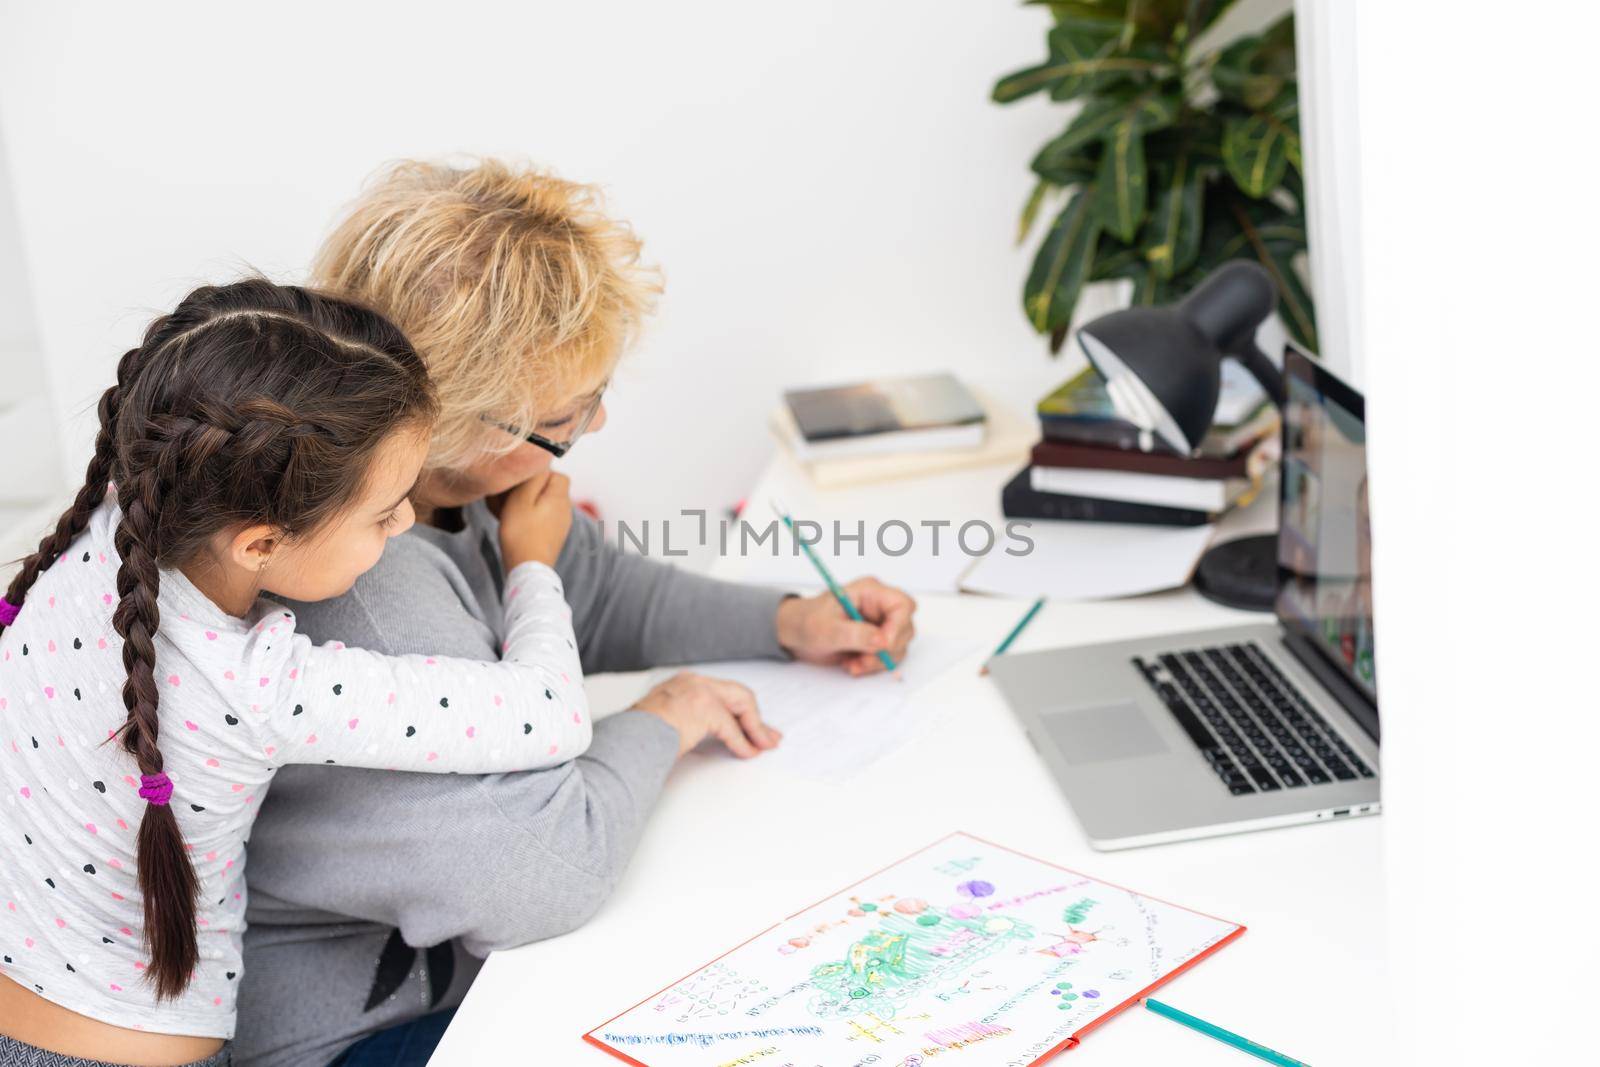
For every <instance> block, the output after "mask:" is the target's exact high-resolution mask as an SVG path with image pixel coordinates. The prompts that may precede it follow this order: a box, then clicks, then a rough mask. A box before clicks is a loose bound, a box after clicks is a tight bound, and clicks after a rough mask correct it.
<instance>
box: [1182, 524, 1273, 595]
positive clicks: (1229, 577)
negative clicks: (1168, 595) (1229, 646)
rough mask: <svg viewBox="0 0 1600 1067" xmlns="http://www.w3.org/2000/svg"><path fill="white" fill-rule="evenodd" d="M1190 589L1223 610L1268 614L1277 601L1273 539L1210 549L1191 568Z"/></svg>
mask: <svg viewBox="0 0 1600 1067" xmlns="http://www.w3.org/2000/svg"><path fill="white" fill-rule="evenodd" d="M1194 587H1195V589H1196V590H1197V591H1199V593H1200V595H1201V596H1203V597H1205V598H1206V599H1207V600H1212V601H1215V602H1216V603H1218V604H1221V605H1222V606H1223V607H1229V608H1238V609H1240V610H1241V611H1271V610H1272V609H1273V605H1274V604H1275V603H1276V602H1277V599H1278V538H1277V535H1275V534H1263V535H1261V536H1259V537H1241V538H1239V539H1238V540H1235V541H1224V542H1223V543H1222V544H1220V545H1213V546H1212V547H1211V548H1209V549H1208V550H1207V551H1206V554H1205V555H1203V556H1201V557H1200V563H1199V565H1198V566H1196V567H1195V571H1194Z"/></svg>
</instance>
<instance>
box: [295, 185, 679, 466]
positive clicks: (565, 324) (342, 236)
mask: <svg viewBox="0 0 1600 1067" xmlns="http://www.w3.org/2000/svg"><path fill="white" fill-rule="evenodd" d="M312 282H313V284H314V285H316V286H318V287H319V288H322V289H325V290H328V291H330V292H333V293H337V294H340V295H342V296H346V297H350V298H352V299H355V300H359V301H361V302H362V303H364V304H367V305H369V306H371V307H373V308H375V309H376V310H378V311H380V312H381V313H383V314H384V315H387V316H388V317H389V318H390V319H392V320H393V321H394V323H395V324H396V325H397V326H399V327H400V329H401V330H403V331H405V334H406V337H407V338H408V339H409V340H410V341H411V343H412V345H413V346H414V347H415V348H416V350H417V352H418V353H419V354H421V356H422V358H423V360H424V361H425V362H426V363H427V366H428V370H429V372H430V373H431V374H432V376H433V380H434V383H435V386H436V388H437V390H438V395H439V408H440V411H439V420H438V422H437V424H436V426H435V429H434V434H433V441H432V445H431V448H430V455H429V465H430V466H434V467H450V466H458V465H460V464H462V463H463V462H466V461H470V460H471V459H473V458H475V457H476V456H479V455H482V454H484V453H485V452H486V451H493V449H494V448H495V447H496V446H497V445H498V447H503V448H511V447H513V446H514V445H515V444H516V441H515V439H514V438H511V437H509V436H507V435H503V434H500V435H488V434H486V433H485V429H484V423H483V421H482V420H483V418H484V416H489V417H491V418H494V419H496V420H497V421H500V422H502V423H505V424H507V425H510V426H515V427H522V428H525V429H529V430H531V429H533V428H534V427H535V425H536V423H537V421H538V419H539V416H540V415H549V414H552V412H550V411H549V410H548V405H549V404H551V403H554V402H558V401H560V400H562V399H564V398H566V397H568V396H571V395H572V394H574V393H575V392H577V391H580V390H582V389H585V388H592V387H594V386H597V385H599V384H600V383H601V382H602V381H603V380H604V379H605V378H606V377H608V376H609V375H610V373H611V371H612V369H613V368H614V367H615V365H616V362H617V360H618V359H619V358H620V357H621V355H622V352H623V351H624V350H625V349H626V348H627V346H628V344H629V343H630V342H631V341H632V339H633V338H634V337H635V336H636V335H637V332H638V329H639V326H640V323H641V322H642V320H643V318H644V316H645V315H646V314H648V313H649V312H650V311H651V309H652V308H653V306H654V303H655V297H656V295H657V294H658V293H660V291H661V283H660V279H659V275H658V273H657V272H656V271H655V270H654V269H651V268H648V267H645V266H643V265H641V263H640V260H639V240H638V238H637V237H635V236H634V234H633V231H632V229H630V228H629V227H628V225H627V224H626V223H623V222H619V221H617V220H615V219H612V218H609V217H608V216H607V215H606V214H605V212H604V210H603V208H602V204H601V197H600V193H599V191H598V190H597V189H595V188H594V187H593V186H588V185H580V184H578V183H576V182H569V181H564V180H562V179H561V178H557V177H555V176H554V175H552V174H548V173H545V172H541V171H539V170H536V169H533V168H531V167H515V166H512V165H509V164H507V163H504V162H501V161H499V160H493V159H485V160H479V161H476V162H475V165H473V166H471V167H466V168H457V167H452V166H448V165H445V164H440V163H425V162H415V161H410V160H403V161H401V162H398V163H393V164H390V165H388V166H386V167H384V168H383V169H382V170H380V171H379V172H378V173H377V174H376V175H374V176H373V178H372V179H371V180H370V181H369V183H368V185H367V188H366V190H365V191H364V192H363V193H362V194H361V196H360V197H359V198H358V199H357V200H356V201H355V203H354V204H352V205H351V207H350V208H349V210H348V213H347V214H346V215H345V217H344V219H343V220H342V221H341V222H340V223H339V225H338V226H337V228H335V229H334V231H333V233H332V234H331V235H330V236H329V237H328V239H327V241H326V242H325V243H324V244H323V246H322V249H321V251H320V252H318V254H317V257H316V260H315V262H314V263H313V265H312ZM541 407H544V408H545V409H546V410H543V411H541V410H540V409H541Z"/></svg>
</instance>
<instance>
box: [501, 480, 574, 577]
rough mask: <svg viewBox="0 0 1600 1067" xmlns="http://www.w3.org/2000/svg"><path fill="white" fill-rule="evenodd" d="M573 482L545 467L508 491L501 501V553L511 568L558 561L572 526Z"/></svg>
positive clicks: (552, 564) (550, 565)
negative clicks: (571, 491) (571, 494)
mask: <svg viewBox="0 0 1600 1067" xmlns="http://www.w3.org/2000/svg"><path fill="white" fill-rule="evenodd" d="M570 488H571V483H570V482H569V481H568V480H567V476H566V475H565V474H557V473H556V472H555V471H553V470H549V469H546V470H543V471H540V472H539V473H538V474H535V475H534V476H533V477H532V478H529V479H528V480H527V481H525V482H523V483H522V484H521V485H518V486H514V487H513V488H512V489H511V490H510V491H509V492H507V493H506V495H505V499H504V500H503V501H502V503H501V505H500V555H501V556H502V557H503V558H504V560H505V566H506V570H507V571H511V570H514V569H515V568H516V567H517V566H518V565H520V564H523V563H528V562H534V563H543V564H544V565H545V566H547V567H554V566H555V565H556V557H557V556H559V555H561V546H562V545H564V544H566V543H567V533H568V532H569V531H570V530H571V529H572V497H571V496H570V495H569V490H570Z"/></svg>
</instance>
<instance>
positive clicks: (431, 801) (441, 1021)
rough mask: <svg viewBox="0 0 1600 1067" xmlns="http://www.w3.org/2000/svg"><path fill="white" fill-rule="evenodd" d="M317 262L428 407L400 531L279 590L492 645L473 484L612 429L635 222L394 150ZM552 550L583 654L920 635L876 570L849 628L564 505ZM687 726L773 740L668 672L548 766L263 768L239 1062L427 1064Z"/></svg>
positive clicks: (570, 917)
mask: <svg viewBox="0 0 1600 1067" xmlns="http://www.w3.org/2000/svg"><path fill="white" fill-rule="evenodd" d="M313 281H314V283H315V284H317V285H319V286H321V287H324V288H327V289H330V290H332V291H334V292H338V293H341V294H344V295H348V296H351V297H354V298H357V299H359V300H361V301H363V302H364V303H367V304H369V305H371V306H374V307H376V308H377V309H378V310H379V311H382V312H383V313H384V314H386V315H388V316H389V317H390V318H391V319H393V320H394V321H395V322H396V324H398V325H399V326H400V327H401V329H403V330H404V331H405V332H406V334H407V336H408V337H409V338H410V340H411V342H412V343H413V344H414V345H415V347H416V348H417V350H418V352H419V353H420V354H421V355H422V357H423V359H424V360H425V361H426V362H427V364H428V367H429V370H430V372H431V373H432V375H433V377H434V380H435V382H436V384H437V387H438V390H439V394H440V396H439V400H440V408H441V413H440V418H439V421H438V424H437V429H436V431H435V433H434V436H433V441H432V447H431V453H430V457H429V461H428V469H427V470H426V471H425V472H424V475H423V477H422V479H421V480H420V482H419V484H418V488H417V491H416V494H415V498H414V503H415V505H416V508H417V513H418V520H419V521H418V525H417V527H416V528H415V529H414V530H413V531H412V532H410V533H408V534H407V535H406V536H404V537H401V538H396V539H395V541H394V543H393V544H392V545H391V546H390V548H389V550H388V551H387V552H386V553H385V555H384V557H383V559H382V561H381V562H380V563H379V564H378V565H377V566H376V567H375V568H373V570H372V571H370V572H368V573H367V574H366V575H365V576H364V577H363V578H362V579H361V580H360V581H359V582H358V583H357V584H356V586H355V588H354V589H352V590H351V592H350V593H349V594H347V595H346V596H344V597H342V598H340V599H338V600H335V601H328V602H325V603H322V604H307V605H297V610H298V616H299V620H300V628H301V629H302V631H304V632H306V633H308V634H310V635H311V636H312V637H313V638H316V639H319V640H333V639H337V640H342V641H345V642H347V643H348V644H351V645H355V646H360V647H364V648H369V649H373V650H374V651H378V652H383V653H387V654H391V655H393V654H402V653H407V652H415V651H428V652H435V653H440V654H445V655H452V656H466V657H474V658H478V659H486V660H487V659H496V658H498V649H499V646H500V641H501V639H502V636H503V634H502V627H503V619H502V618H501V616H500V611H499V607H498V605H499V603H500V594H499V584H500V582H501V571H502V567H501V564H500V560H499V558H498V556H497V554H496V553H495V550H494V540H495V525H496V523H495V518H494V513H493V508H492V506H491V503H492V501H493V500H494V499H495V498H496V497H498V496H499V495H500V494H502V493H504V492H506V491H507V490H509V489H510V488H512V487H513V486H516V485H518V484H521V483H522V482H524V481H526V480H527V479H528V478H530V477H533V476H536V475H538V474H540V473H542V472H543V471H545V470H546V469H547V468H548V467H549V465H550V463H551V462H552V461H553V460H554V459H555V458H556V457H559V456H561V455H564V454H565V453H566V452H567V451H568V450H569V449H571V448H572V447H573V446H574V445H575V444H576V443H577V442H578V440H579V438H580V437H581V436H583V435H584V434H586V433H594V432H596V431H598V430H599V429H601V428H602V427H603V426H604V425H605V423H606V410H605V399H604V396H605V384H606V382H607V381H608V380H609V378H610V376H611V373H612V371H613V369H614V368H615V366H616V363H617V360H618V359H619V357H620V355H621V353H622V352H623V350H624V348H625V347H626V345H627V343H628V341H629V339H630V338H631V337H632V336H633V335H634V334H635V332H636V331H637V328H638V326H639V323H640V321H641V320H642V318H643V317H644V315H645V314H647V312H648V311H649V309H650V307H651V305H652V303H653V300H654V297H655V295H656V293H657V292H658V285H657V283H656V280H655V277H654V275H653V273H652V272H650V271H648V270H645V269H644V268H642V267H641V266H640V265H639V244H638V241H637V240H636V239H635V238H634V236H633V235H632V233H631V232H630V231H629V230H628V229H627V227H626V226H624V225H621V224H619V223H617V222H615V221H613V220H611V219H609V218H607V217H606V216H605V214H604V213H603V212H602V211H601V210H600V207H599V204H598V200H597V198H596V196H595V194H594V191H593V190H591V189H589V188H587V187H584V186H580V185H575V184H573V183H570V182H565V181H562V180H560V179H558V178H555V177H552V176H549V175H545V174H540V173H537V172H534V171H530V170H519V169H516V168H512V167H509V166H506V165H504V164H501V163H497V162H492V161H487V162H483V163H480V164H479V165H477V166H475V167H472V168H469V169H452V168H448V167H443V166H436V165H432V164H423V163H402V164H399V165H397V166H394V167H392V168H390V169H388V170H386V171H384V172H383V173H381V174H380V175H379V176H378V178H377V179H376V180H375V182H374V183H373V184H372V185H371V186H370V187H369V188H368V190H367V191H366V193H365V194H364V195H363V196H362V197H361V198H360V199H359V200H358V201H357V202H356V203H355V205H353V207H352V208H351V210H350V212H349V213H348V215H347V216H346V217H345V219H344V220H343V221H342V222H341V223H340V225H339V226H338V227H337V229H336V230H335V231H334V233H333V235H332V236H331V237H330V238H329V239H328V242H327V244H326V245H325V246H324V248H323V249H322V251H321V253H320V254H319V256H318V258H317V261H316V264H315V267H314V270H313ZM556 477H557V485H558V486H560V487H564V486H565V481H564V479H560V478H559V476H556ZM556 571H557V573H558V574H559V575H560V577H561V579H562V582H563V584H564V586H565V588H566V591H567V596H568V599H569V601H570V603H571V607H572V611H573V626H574V630H575V631H576V633H577V635H578V641H579V650H580V652H581V654H582V661H583V667H584V670H585V672H587V673H599V672H604V671H625V670H638V669H642V668H645V667H653V666H661V665H665V664H673V663H692V662H697V661H700V662H703V661H709V660H726V659H734V658H744V657H760V656H768V657H784V656H794V657H796V658H799V659H804V660H808V661H811V662H823V663H836V664H838V665H839V666H840V667H841V668H842V669H846V670H849V671H851V672H853V673H864V672H870V671H873V670H878V669H881V667H880V666H879V662H878V659H877V657H876V652H877V651H878V650H880V649H885V650H887V651H888V652H889V653H890V655H891V656H892V657H893V658H895V659H898V658H899V657H900V656H901V655H903V654H904V652H905V648H906V645H907V643H908V642H909V641H910V640H911V637H912V632H913V630H912V622H911V619H912V613H913V611H914V610H915V604H914V603H913V601H912V600H911V598H910V597H908V596H906V595H905V594H904V593H902V592H900V591H898V590H894V589H890V588H888V587H886V586H883V585H881V584H880V583H878V582H876V581H873V580H871V579H864V580H861V581H858V582H854V583H851V585H850V587H849V588H850V593H851V595H852V597H853V598H854V599H855V601H856V603H857V604H858V606H859V607H860V609H861V611H862V613H863V615H864V616H865V617H866V619H867V620H869V621H867V622H864V623H855V622H851V621H850V620H849V619H847V618H846V617H845V615H844V613H843V612H842V611H841V610H840V609H839V607H838V605H837V604H836V603H835V602H834V600H833V598H832V597H830V596H826V595H823V596H819V597H812V598H798V597H785V596H783V595H782V594H779V593H776V592H772V591H768V590H761V589H754V588H745V587H740V586H737V585H732V584H729V583H724V582H716V581H712V580H710V579H706V578H702V577H699V576H696V575H692V574H687V573H684V572H682V571H678V570H676V569H674V568H671V567H668V566H664V565H662V564H660V563H658V562H655V561H652V560H648V559H644V558H642V557H639V556H633V555H624V554H623V553H621V552H619V551H617V550H616V549H615V547H614V546H611V545H607V544H606V543H605V541H604V538H603V537H602V535H601V532H600V530H599V528H598V526H597V525H596V524H595V523H594V522H592V521H591V520H589V519H588V518H587V517H585V516H583V515H581V514H575V515H574V521H573V526H572V531H571V533H570V534H569V537H568V541H567V544H566V545H565V547H564V548H563V550H562V553H561V556H560V558H559V559H558V560H557V563H556ZM706 737H715V738H717V739H718V740H719V741H721V742H722V743H723V744H724V745H725V746H726V747H727V748H728V749H729V750H730V751H732V752H733V753H734V754H735V755H738V756H743V757H749V756H753V755H756V754H757V753H758V752H760V751H761V750H763V749H766V748H770V747H772V746H773V745H774V744H777V743H778V740H779V739H778V737H777V735H776V732H775V731H773V730H771V729H770V728H769V727H767V726H766V725H765V724H764V723H762V721H761V717H760V713H759V711H758V709H757V708H756V705H755V701H754V699H753V697H752V695H751V694H750V692H749V691H748V690H746V689H745V688H744V687H742V686H740V685H737V684H736V683H732V682H728V681H723V680H718V679H711V678H704V677H700V676H697V675H692V674H680V675H677V676H675V677H673V678H671V679H668V680H667V681H666V682H664V683H662V684H661V685H658V686H656V687H655V688H654V689H652V690H651V691H650V692H649V693H647V694H645V695H644V696H642V697H641V698H640V699H639V700H638V701H637V702H636V703H635V704H634V705H633V706H632V707H631V708H630V709H628V710H626V711H623V712H620V713H618V714H615V715H611V716H608V717H605V718H603V719H601V720H600V721H598V722H596V723H595V726H594V739H593V742H592V743H591V746H590V749H589V751H588V753H587V754H586V755H584V756H583V757H581V758H579V759H577V760H574V761H573V762H571V763H567V764H564V765H562V766H560V767H557V768H554V769H551V770H546V771H538V772H531V773H520V774H511V775H497V776H487V777H474V776H459V775H458V776H444V775H408V774H399V773H388V772H382V771H362V770H356V769H352V768H344V767H299V768H289V769H287V770H285V771H283V772H281V773H280V774H279V775H278V777H277V779H276V780H275V782H274V785H273V790H272V793H271V795H270V796H269V798H268V799H267V801H266V802H265V803H264V804H263V806H262V810H261V813H260V816H259V817H258V820H257V822H256V826H255V830H254V832H253V834H252V837H251V841H250V865H249V870H248V872H247V877H248V879H249V884H250V912H249V921H250V929H249V931H248V933H247V935H246V939H245V975H244V976H243V979H242V986H241V989H240V999H239V1027H238V1032H237V1035H236V1038H235V1057H236V1061H237V1062H239V1063H241V1064H274V1065H276V1064H296V1065H299V1064H318V1063H328V1062H330V1061H335V1062H339V1063H342V1064H346V1065H349V1067H354V1065H358V1064H365V1063H385V1064H391V1063H412V1062H415V1063H419V1064H420V1063H423V1062H425V1060H426V1059H427V1056H428V1054H429V1052H431V1050H432V1048H433V1046H434V1044H436V1043H437V1041H438V1039H439V1036H440V1035H441V1034H442V1033H443V1029H444V1025H445V1023H446V1022H448V1018H449V1012H450V1011H451V1010H452V1009H453V1008H454V1006H455V1005H456V1004H458V1003H460V1000H461V997H462V996H463V995H464V994H465V992H466V988H467V986H468V984H469V983H470V980H471V977H472V975H474V974H475V973H476V971H477V968H478V966H479V965H480V961H481V957H482V956H483V955H485V954H487V953H488V952H489V951H491V950H494V949H497V948H507V947H511V946H514V945H519V944H525V943H527V942H530V941H536V940H539V939H541V938H545V937H551V936H555V935H557V934H560V933H564V932H566V931H569V930H571V929H573V928H575V927H577V926H579V925H581V924H582V923H583V922H584V921H586V920H587V919H588V918H589V917H590V916H591V915H593V914H594V912H595V911H596V910H597V909H598V908H599V906H600V904H601V903H602V902H603V901H604V899H605V897H606V895H607V894H608V893H609V892H610V890H611V887H612V886H613V885H614V884H615V883H616V881H617V879H618V878H619V877H620V875H621V872H622V869H623V867H624V866H625V865H626V863H627V860H628V858H629V856H630V855H631V854H632V851H633V848H634V846H635V844H636V843H637V841H638V839H639V835H640V832H641V830H642V827H643V823H644V820H645V818H646V817H647V815H648V813H649V810H650V808H651V806H652V805H653V803H654V801H655V798H656V796H657V794H658V792H659V791H660V788H661V784H662V782H663V780H664V779H665V777H666V774H667V771H668V770H669V769H670V768H671V766H672V764H673V763H674V762H675V760H676V759H677V758H678V757H679V756H680V755H682V754H683V753H684V752H686V751H688V749H690V748H692V747H694V745H695V744H697V743H698V742H699V741H700V740H702V739H704V738H706ZM441 826H450V827H452V828H453V831H452V833H451V834H449V835H441V834H440V833H439V828H440V827H441ZM530 901H537V902H538V904H537V905H532V904H530V903H529V902H530ZM412 946H433V947H431V948H426V949H420V950H419V949H417V948H413V947H412ZM336 1058H337V1059H336Z"/></svg>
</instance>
